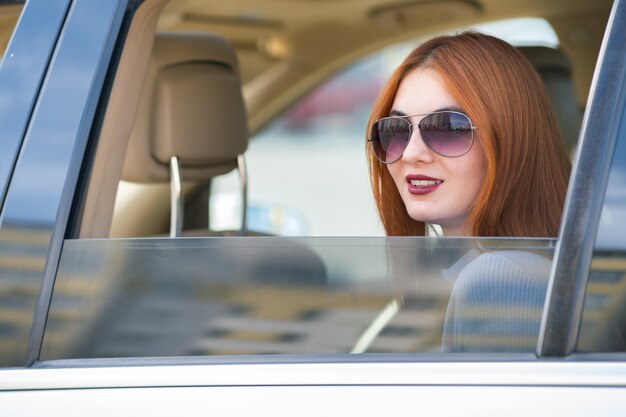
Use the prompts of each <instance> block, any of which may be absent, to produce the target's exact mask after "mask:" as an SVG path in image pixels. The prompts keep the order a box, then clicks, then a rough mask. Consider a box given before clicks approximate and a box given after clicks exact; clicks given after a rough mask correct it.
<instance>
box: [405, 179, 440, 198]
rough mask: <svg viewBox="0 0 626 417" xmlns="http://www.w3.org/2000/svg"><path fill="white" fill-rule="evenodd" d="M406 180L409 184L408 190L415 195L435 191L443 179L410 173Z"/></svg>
mask: <svg viewBox="0 0 626 417" xmlns="http://www.w3.org/2000/svg"><path fill="white" fill-rule="evenodd" d="M406 182H407V184H408V186H407V187H408V188H407V189H408V191H409V193H411V194H413V195H425V194H429V193H432V192H433V191H435V190H436V189H437V188H439V186H440V185H441V184H443V180H440V179H438V178H433V177H429V176H427V175H421V174H409V175H407V176H406Z"/></svg>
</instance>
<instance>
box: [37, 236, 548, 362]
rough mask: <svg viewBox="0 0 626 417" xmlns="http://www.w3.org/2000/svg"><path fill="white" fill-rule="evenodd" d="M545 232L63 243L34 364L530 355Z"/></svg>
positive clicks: (541, 288)
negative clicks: (163, 358)
mask: <svg viewBox="0 0 626 417" xmlns="http://www.w3.org/2000/svg"><path fill="white" fill-rule="evenodd" d="M554 243H555V241H554V240H539V239H538V240H533V239H482V240H479V239H452V238H448V239H435V238H272V237H264V238H254V237H252V238H245V237H242V238H186V239H120V240H106V239H104V240H99V239H96V240H66V241H65V244H64V251H63V254H62V259H61V261H60V265H59V271H58V274H57V278H56V283H55V288H54V293H53V297H52V303H51V306H50V311H49V314H48V322H47V324H46V333H45V337H44V343H43V347H42V353H41V359H44V360H47V359H63V358H64V359H67V358H98V357H139V356H189V355H242V354H254V355H259V354H322V353H324V354H328V353H335V354H339V353H365V352H369V353H425V352H430V353H433V352H434V353H437V352H445V353H448V352H450V353H454V352H533V351H534V349H535V346H536V343H537V335H538V329H539V324H540V318H541V312H542V309H543V303H544V298H545V293H546V288H547V282H548V277H549V271H550V267H551V257H552V253H553V247H554Z"/></svg>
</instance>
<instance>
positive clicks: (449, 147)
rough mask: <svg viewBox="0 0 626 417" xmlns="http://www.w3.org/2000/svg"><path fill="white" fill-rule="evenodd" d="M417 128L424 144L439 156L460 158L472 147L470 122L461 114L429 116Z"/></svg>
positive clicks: (442, 113)
mask: <svg viewBox="0 0 626 417" xmlns="http://www.w3.org/2000/svg"><path fill="white" fill-rule="evenodd" d="M419 126H420V133H421V134H422V138H423V139H424V142H426V144H427V145H428V146H429V147H430V149H432V150H433V151H435V152H437V153H438V154H440V155H443V156H461V155H464V154H466V153H467V152H468V151H469V150H470V148H471V147H472V141H473V132H472V122H470V119H469V118H468V117H467V116H466V115H464V114H463V113H456V112H447V111H444V112H438V113H433V114H429V115H428V116H426V117H424V118H423V119H422V121H421V122H420V124H419Z"/></svg>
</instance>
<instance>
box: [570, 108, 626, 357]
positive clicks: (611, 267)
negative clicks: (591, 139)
mask: <svg viewBox="0 0 626 417" xmlns="http://www.w3.org/2000/svg"><path fill="white" fill-rule="evenodd" d="M624 236H626V111H625V113H624V115H623V116H622V126H621V127H620V134H619V136H618V138H617V144H616V148H615V152H614V154H613V161H612V163H611V171H610V174H609V181H608V184H607V189H606V194H605V196H604V205H603V207H602V215H601V216H600V225H599V227H598V234H597V236H596V244H595V249H594V255H593V261H592V263H591V271H590V273H589V283H588V284H587V293H586V294H585V306H584V310H583V324H582V327H581V329H580V336H579V341H578V350H580V351H591V352H626V240H625V239H624Z"/></svg>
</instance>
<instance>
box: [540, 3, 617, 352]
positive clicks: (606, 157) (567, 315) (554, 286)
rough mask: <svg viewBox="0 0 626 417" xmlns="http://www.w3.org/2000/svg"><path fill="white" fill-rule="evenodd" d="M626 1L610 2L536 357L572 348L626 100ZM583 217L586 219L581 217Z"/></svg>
mask: <svg viewBox="0 0 626 417" xmlns="http://www.w3.org/2000/svg"><path fill="white" fill-rule="evenodd" d="M625 26H626V4H625V2H624V1H622V0H616V1H615V2H614V4H613V8H612V10H611V14H610V17H609V21H608V24H607V28H606V31H605V36H604V39H603V41H602V47H601V49H600V54H599V56H598V61H597V62H598V64H597V65H596V70H595V73H594V78H593V81H592V84H591V91H590V96H589V100H588V104H587V110H586V111H585V116H584V118H583V123H582V129H581V134H580V140H579V145H578V149H577V153H576V158H575V162H574V168H573V170H572V175H571V178H570V183H569V188H568V192H567V197H566V203H565V211H564V215H563V220H562V222H561V231H560V234H559V236H560V239H559V241H558V242H557V246H556V251H555V255H554V263H553V265H552V272H551V276H550V282H549V285H548V292H547V295H546V302H545V306H544V312H543V316H542V323H541V328H540V333H539V339H538V342H537V355H538V356H540V357H564V356H568V355H570V354H572V353H573V352H574V351H575V349H576V343H577V339H578V332H579V328H580V324H581V321H582V311H583V305H584V300H585V290H586V286H587V280H588V277H589V270H590V267H591V259H592V255H593V249H594V246H595V239H596V232H597V228H598V225H599V221H600V214H601V211H602V205H603V201H604V192H605V189H606V186H607V183H608V177H609V170H610V166H611V159H612V155H613V152H614V150H615V145H616V142H617V136H618V131H619V127H620V123H621V118H622V112H621V111H619V112H616V111H615V109H622V108H623V106H624V103H625V101H626V91H625V90H626V72H624V68H626V50H625V45H626V32H624V30H623V28H624V27H625ZM581 219H584V221H581Z"/></svg>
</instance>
